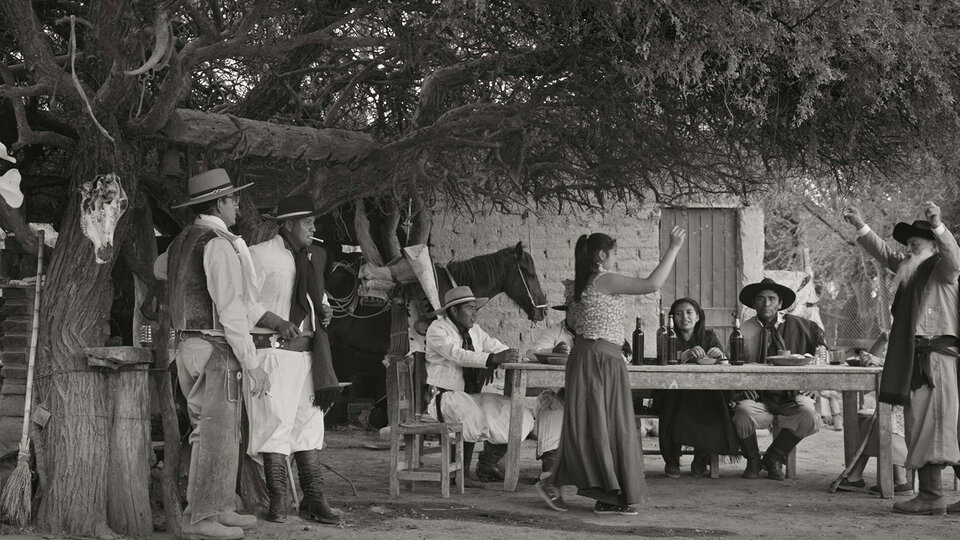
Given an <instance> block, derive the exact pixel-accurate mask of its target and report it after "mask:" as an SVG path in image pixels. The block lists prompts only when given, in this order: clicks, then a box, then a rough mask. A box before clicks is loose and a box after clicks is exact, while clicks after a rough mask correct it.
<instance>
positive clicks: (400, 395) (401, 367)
mask: <svg viewBox="0 0 960 540" xmlns="http://www.w3.org/2000/svg"><path fill="white" fill-rule="evenodd" d="M411 360H412V359H408V358H407V357H405V356H402V355H387V362H388V366H387V400H388V408H389V414H390V495H394V496H397V495H399V494H400V482H401V481H409V482H410V491H411V492H412V491H414V488H415V483H416V482H440V495H441V496H442V497H443V498H445V499H446V498H448V497H450V474H451V473H456V475H457V478H456V481H457V491H458V492H459V493H460V494H461V495H462V494H463V424H454V423H450V422H425V421H422V420H421V416H420V414H419V408H420V405H419V402H418V399H417V398H416V397H415V396H416V395H417V394H418V392H416V391H415V388H416V385H415V384H414V377H413V370H412V369H411ZM427 435H439V436H440V469H439V470H436V469H425V468H423V467H422V464H421V460H420V458H421V455H422V454H421V448H422V441H423V438H424V437H425V436H427ZM451 438H452V439H453V442H454V445H455V446H456V450H455V455H454V458H455V459H454V461H453V462H451V461H450V439H451ZM401 439H402V440H403V446H404V453H403V455H401V454H400V441H401Z"/></svg>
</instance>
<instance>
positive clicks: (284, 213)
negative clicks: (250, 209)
mask: <svg viewBox="0 0 960 540" xmlns="http://www.w3.org/2000/svg"><path fill="white" fill-rule="evenodd" d="M318 215H320V210H317V208H316V207H315V206H314V205H313V198H312V197H310V196H309V195H290V196H289V197H284V198H282V199H280V200H279V201H278V202H277V208H276V209H275V210H274V211H273V212H271V213H269V214H267V215H266V216H265V217H267V218H269V219H275V220H278V221H280V220H284V219H299V218H305V217H310V216H318Z"/></svg>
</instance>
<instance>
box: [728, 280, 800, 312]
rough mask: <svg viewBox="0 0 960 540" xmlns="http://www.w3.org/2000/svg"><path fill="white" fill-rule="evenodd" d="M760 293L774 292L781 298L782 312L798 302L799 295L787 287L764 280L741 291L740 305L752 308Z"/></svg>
mask: <svg viewBox="0 0 960 540" xmlns="http://www.w3.org/2000/svg"><path fill="white" fill-rule="evenodd" d="M760 291H773V292H775V293H777V296H779V297H780V310H781V311H782V310H785V309H788V308H789V307H790V306H792V305H793V303H794V302H795V301H796V300H797V293H795V292H793V289H791V288H790V287H787V286H786V285H781V284H779V283H777V282H776V281H774V280H772V279H770V278H763V279H762V280H760V283H751V284H749V285H747V286H746V287H744V288H743V290H741V291H740V303H741V304H743V305H745V306H747V307H749V308H752V307H753V300H754V298H756V296H757V294H758V293H760Z"/></svg>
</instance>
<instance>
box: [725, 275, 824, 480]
mask: <svg viewBox="0 0 960 540" xmlns="http://www.w3.org/2000/svg"><path fill="white" fill-rule="evenodd" d="M795 300H796V293H794V292H793V291H792V290H791V289H790V288H789V287H786V286H784V285H780V284H779V283H777V282H775V281H773V280H772V279H769V278H764V279H763V280H762V281H761V282H760V283H752V284H750V285H747V286H746V287H744V288H743V290H742V291H740V302H741V303H743V304H744V305H745V306H747V307H750V308H753V309H755V310H756V312H757V315H756V317H753V318H751V319H748V320H747V321H745V322H744V323H743V358H744V361H745V362H747V363H761V364H762V363H765V359H766V357H768V356H774V355H776V354H777V353H778V352H779V351H784V350H789V351H790V352H791V353H798V354H805V353H809V354H816V352H817V347H818V346H825V345H826V342H825V341H824V337H823V329H821V328H820V327H819V326H817V324H816V323H814V322H813V321H810V320H808V319H803V318H801V317H796V316H793V315H790V314H786V313H780V311H781V310H785V309H787V308H789V307H790V306H791V305H793V302H794V301H795ZM742 398H743V399H740V400H738V401H737V405H736V408H735V409H734V414H733V423H734V426H735V427H736V430H737V436H738V437H739V438H740V451H741V452H742V453H743V457H745V458H746V459H747V467H746V469H745V470H744V471H743V477H744V478H760V471H761V470H765V471H766V473H767V478H770V479H772V480H783V479H784V478H786V475H784V473H783V469H782V465H783V462H784V461H785V460H786V459H787V455H788V454H789V453H790V451H791V450H793V448H794V447H795V446H797V443H799V442H800V441H801V440H802V439H803V438H804V437H807V436H809V435H813V434H814V433H816V432H817V431H820V422H821V421H820V415H819V414H818V413H817V411H816V409H815V408H814V401H813V394H812V393H810V392H804V391H797V390H786V391H784V390H763V391H755V390H748V391H746V392H743V393H742ZM774 425H776V427H777V429H779V433H777V436H776V437H775V438H774V440H773V443H771V444H770V447H769V448H767V451H766V452H764V454H763V459H761V458H760V449H759V447H758V445H757V429H770V428H771V427H773V426H774Z"/></svg>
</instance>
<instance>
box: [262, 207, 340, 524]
mask: <svg viewBox="0 0 960 540" xmlns="http://www.w3.org/2000/svg"><path fill="white" fill-rule="evenodd" d="M317 214H319V211H317V210H316V208H315V207H314V204H313V200H312V199H310V197H308V196H291V197H287V198H284V199H282V200H280V201H279V202H278V203H277V208H276V211H275V212H274V213H273V214H271V215H269V216H267V217H268V218H269V219H273V220H275V221H277V222H278V223H279V225H280V227H279V231H278V232H277V234H276V236H274V237H273V238H271V239H270V240H267V241H265V242H262V243H260V244H256V245H254V246H251V247H250V254H251V256H252V258H253V265H254V268H255V269H256V271H257V276H258V287H257V293H258V295H257V299H258V302H259V303H260V305H262V306H263V307H264V309H266V310H268V311H267V313H266V315H264V317H263V319H262V320H261V322H260V323H259V324H258V326H259V328H255V329H254V344H255V345H256V347H257V359H258V360H259V362H260V367H261V368H263V370H264V371H266V373H267V375H268V376H269V377H270V382H271V384H272V386H273V392H272V393H271V394H269V395H267V396H266V397H265V398H263V399H255V400H248V401H247V415H248V417H249V419H250V441H249V446H248V447H247V453H248V454H249V455H250V457H252V458H253V459H255V460H258V461H260V460H262V462H263V470H264V477H265V478H266V481H267V494H268V496H269V499H270V508H269V511H268V514H267V519H268V520H269V521H274V522H282V521H285V519H286V511H285V510H286V509H285V508H284V506H283V500H284V495H285V494H286V492H287V489H288V488H287V478H288V475H287V459H288V457H289V456H290V455H293V458H294V460H295V461H296V463H297V473H298V475H299V477H300V488H301V489H302V490H303V500H302V501H301V502H300V506H299V509H300V517H302V518H304V519H307V520H311V521H319V522H321V523H327V524H339V523H340V522H341V521H342V520H341V516H340V513H339V512H337V511H336V510H334V509H333V508H331V507H330V505H329V504H328V503H327V500H326V497H325V496H324V494H323V473H322V465H321V463H320V450H321V448H323V439H324V426H323V420H324V411H325V410H327V409H329V408H330V406H331V405H332V404H333V403H334V402H335V401H336V399H337V398H338V397H339V384H338V381H337V376H336V374H335V373H334V370H333V360H332V356H331V354H330V342H329V340H328V339H327V333H326V329H325V327H326V325H327V324H328V323H329V322H330V318H331V317H332V316H333V309H331V308H330V306H329V305H328V304H327V303H326V294H325V292H324V270H325V267H326V261H327V256H326V252H325V251H324V250H323V248H320V247H316V246H314V245H313V234H314V232H315V230H316V229H315V225H314V220H315V219H316V216H317ZM263 327H265V328H263Z"/></svg>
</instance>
